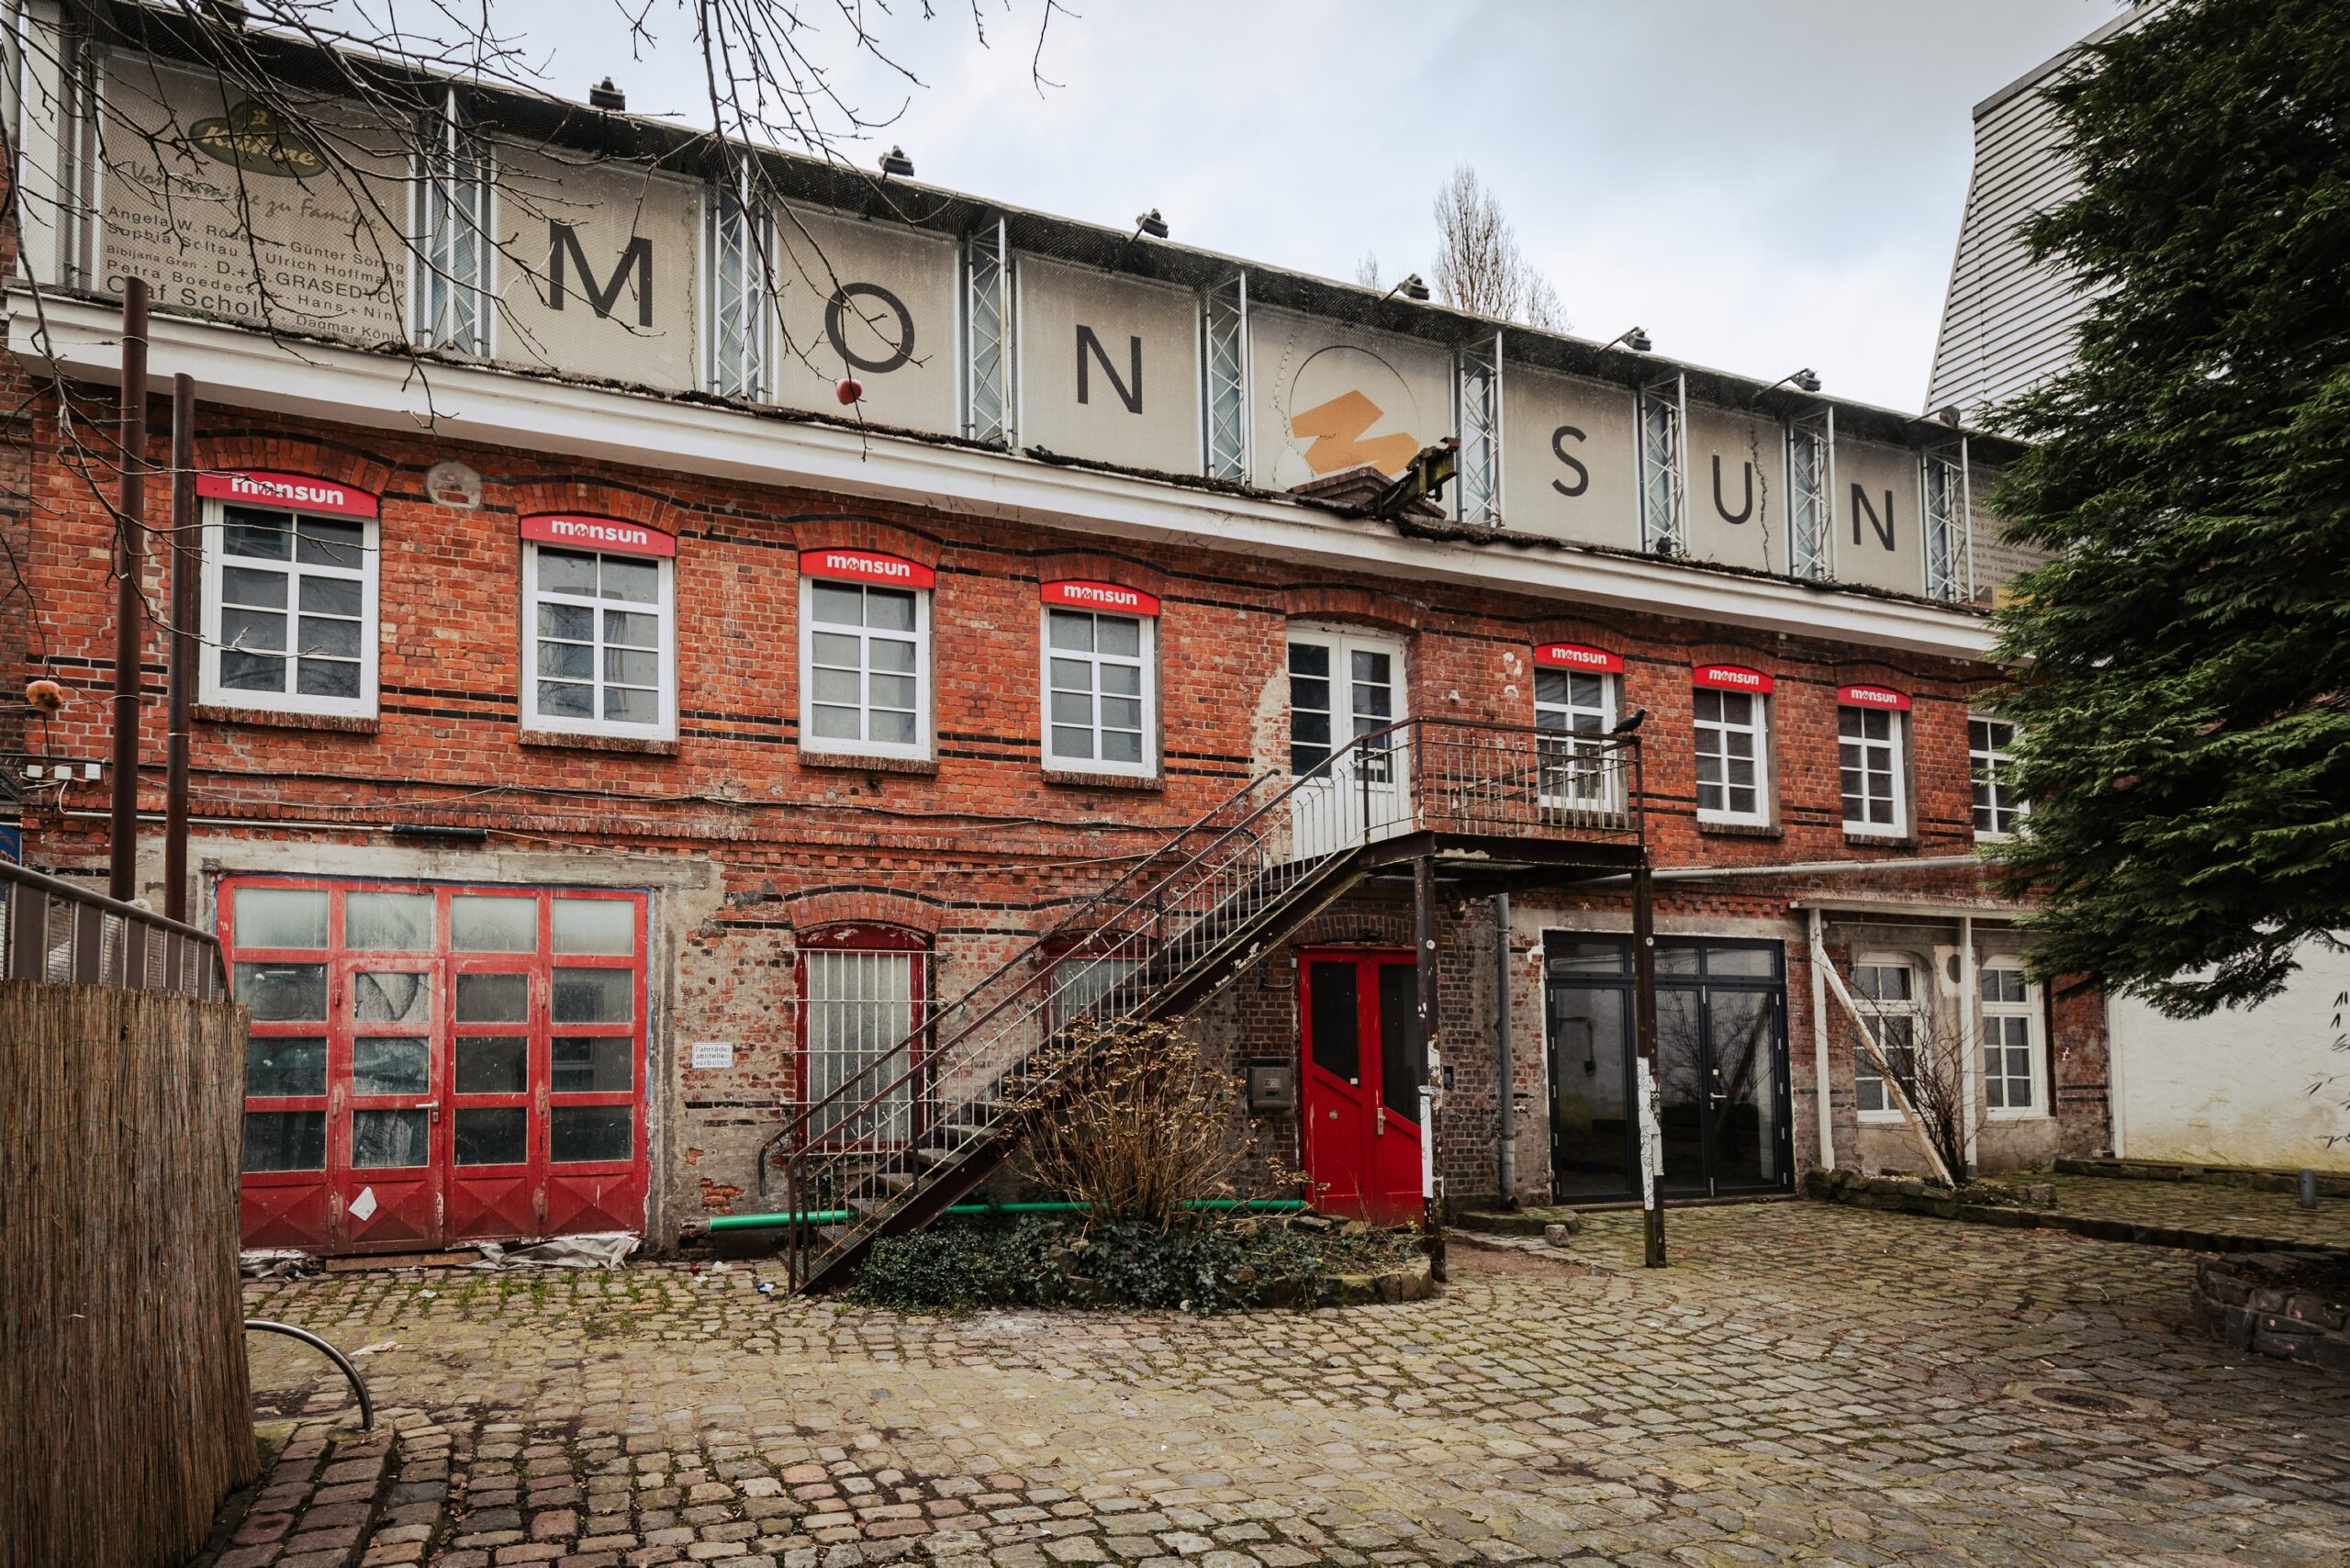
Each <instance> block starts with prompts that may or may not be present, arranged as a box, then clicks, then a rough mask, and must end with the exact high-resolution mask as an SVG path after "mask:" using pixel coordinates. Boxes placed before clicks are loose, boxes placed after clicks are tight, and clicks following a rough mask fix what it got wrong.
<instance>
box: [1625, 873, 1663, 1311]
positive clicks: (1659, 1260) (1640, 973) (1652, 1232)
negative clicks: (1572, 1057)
mask: <svg viewBox="0 0 2350 1568" xmlns="http://www.w3.org/2000/svg"><path fill="white" fill-rule="evenodd" d="M1632 1029H1633V1036H1632V1039H1633V1048H1634V1049H1635V1051H1636V1052H1637V1053H1638V1055H1639V1091H1638V1092H1639V1106H1638V1110H1639V1118H1640V1207H1641V1210H1642V1215H1641V1220H1642V1223H1641V1232H1642V1235H1643V1238H1644V1239H1645V1242H1646V1247H1645V1255H1644V1257H1643V1261H1644V1262H1646V1263H1647V1265H1648V1266H1649V1267H1650V1268H1651V1269H1662V1268H1663V1267H1664V1181H1663V1177H1664V1172H1663V1170H1662V1165H1663V1163H1664V1161H1663V1158H1662V1157H1663V1150H1664V1133H1663V1129H1662V1127H1661V1126H1659V1125H1658V1113H1659V1110H1660V1108H1661V1106H1662V1102H1663V1097H1664V1096H1663V1086H1662V1084H1661V1083H1660V1082H1659V1081H1658V1079H1657V1070H1656V890H1655V886H1654V882H1653V880H1652V873H1651V869H1650V867H1649V861H1648V856H1647V854H1646V852H1645V851H1644V852H1643V853H1642V854H1641V857H1640V864H1639V869H1637V870H1635V871H1634V872H1633V873H1632Z"/></svg>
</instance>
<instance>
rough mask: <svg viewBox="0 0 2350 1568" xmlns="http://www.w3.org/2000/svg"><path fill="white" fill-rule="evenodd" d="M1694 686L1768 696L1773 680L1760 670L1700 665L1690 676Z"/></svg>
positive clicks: (1742, 666)
mask: <svg viewBox="0 0 2350 1568" xmlns="http://www.w3.org/2000/svg"><path fill="white" fill-rule="evenodd" d="M1689 681H1690V684H1691V685H1693V686H1705V687H1711V688H1712V689H1714V690H1716V691H1751V692H1754V693H1756V694H1757V695H1759V696H1768V695H1770V691H1771V678H1770V677H1769V676H1767V675H1764V674H1763V673H1762V671H1761V670H1759V669H1748V668H1747V667H1746V666H1744V665H1699V666H1697V667H1696V668H1695V669H1694V670H1692V671H1691V672H1690V674H1689Z"/></svg>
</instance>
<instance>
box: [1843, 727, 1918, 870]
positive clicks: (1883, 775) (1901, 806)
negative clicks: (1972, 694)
mask: <svg viewBox="0 0 2350 1568" xmlns="http://www.w3.org/2000/svg"><path fill="white" fill-rule="evenodd" d="M1902 728H1903V726H1902V716H1901V715H1900V714H1899V713H1898V712H1896V711H1892V710H1890V709H1886V708H1860V707H1854V706H1852V705H1850V704H1847V705H1845V706H1843V707H1840V708H1839V709H1837V710H1836V733H1837V771H1838V776H1839V778H1840V780H1841V787H1842V790H1843V797H1844V831H1845V832H1846V833H1852V834H1874V835H1876V836H1879V837H1886V838H1897V837H1899V836H1900V835H1901V834H1904V833H1907V832H1908V829H1909V806H1908V780H1907V779H1906V778H1905V777H1904V773H1905V769H1904V768H1903V767H1902V751H1903V749H1904V746H1903V743H1904V742H1905V741H1906V740H1907V738H1908V737H1907V736H1905V735H1904V734H1902Z"/></svg>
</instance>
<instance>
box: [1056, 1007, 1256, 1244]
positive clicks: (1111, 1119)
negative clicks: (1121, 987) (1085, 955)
mask: <svg viewBox="0 0 2350 1568" xmlns="http://www.w3.org/2000/svg"><path fill="white" fill-rule="evenodd" d="M1036 1066H1037V1068H1038V1069H1039V1070H1040V1076H1042V1077H1044V1078H1046V1080H1047V1081H1046V1084H1045V1086H1044V1088H1043V1089H1042V1091H1041V1092H1040V1093H1039V1096H1038V1099H1037V1102H1036V1103H1035V1107H1034V1108H1033V1109H1032V1110H1031V1112H1030V1113H1029V1126H1028V1135H1027V1144H1026V1152H1027V1155H1028V1159H1029V1161H1030V1163H1031V1164H1032V1166H1033V1167H1034V1168H1035V1173H1036V1176H1037V1178H1038V1179H1039V1180H1040V1181H1042V1182H1045V1183H1046V1185H1047V1186H1049V1187H1051V1188H1053V1189H1054V1190H1055V1191H1057V1192H1058V1193H1061V1194H1062V1195H1063V1196H1065V1197H1068V1198H1069V1199H1071V1200H1073V1201H1075V1202H1078V1203H1081V1204H1086V1205H1087V1208H1086V1211H1085V1214H1086V1223H1087V1225H1088V1226H1097V1225H1101V1224H1103V1223H1105V1222H1109V1221H1115V1220H1126V1221H1136V1222H1140V1223H1142V1224H1146V1225H1152V1226H1158V1228H1159V1229H1161V1230H1164V1229H1166V1228H1167V1227H1168V1226H1171V1225H1172V1224H1174V1222H1175V1221H1176V1219H1177V1218H1179V1217H1180V1216H1181V1214H1182V1213H1183V1209H1184V1205H1185V1204H1189V1203H1192V1201H1194V1200H1197V1199H1203V1198H1223V1197H1230V1196H1232V1195H1233V1194H1234V1193H1235V1192H1236V1190H1237V1186H1238V1184H1239V1181H1240V1179H1241V1178H1242V1177H1243V1176H1244V1175H1248V1174H1253V1173H1256V1172H1257V1171H1259V1170H1261V1171H1262V1172H1263V1174H1264V1175H1265V1176H1266V1177H1267V1178H1268V1179H1270V1180H1272V1181H1276V1182H1278V1181H1281V1180H1283V1179H1285V1177H1286V1175H1287V1173H1286V1172H1284V1171H1282V1170H1280V1168H1279V1167H1278V1166H1277V1165H1275V1164H1274V1162H1272V1161H1270V1160H1267V1159H1264V1157H1262V1156H1261V1155H1259V1154H1258V1153H1257V1152H1256V1151H1255V1150H1254V1149H1253V1148H1251V1147H1250V1146H1249V1143H1248V1138H1247V1136H1246V1132H1245V1126H1244V1122H1243V1118H1242V1116H1241V1113H1240V1105H1241V1092H1240V1081H1239V1080H1238V1079H1237V1078H1235V1077H1234V1076H1233V1075H1232V1074H1231V1073H1228V1072H1225V1071H1223V1070H1220V1069H1218V1068H1215V1067H1213V1066H1211V1065H1209V1063H1208V1062H1207V1060H1206V1059H1205V1058H1204V1057H1203V1055H1202V1054H1201V1051H1200V1048H1199V1047H1198V1046H1197V1045H1196V1044H1195V1043H1193V1041H1192V1038H1191V1037H1190V1036H1188V1035H1187V1034H1185V1033H1184V1031H1183V1028H1182V1025H1181V1023H1180V1021H1179V1022H1173V1023H1143V1022H1138V1021H1132V1020H1129V1021H1123V1022H1114V1023H1099V1022H1095V1021H1093V1020H1090V1019H1080V1020H1079V1021H1078V1022H1076V1023H1073V1024H1070V1025H1068V1026H1067V1027H1066V1028H1064V1029H1063V1030H1061V1031H1060V1033H1059V1034H1058V1035H1057V1036H1056V1037H1055V1039H1054V1041H1053V1043H1052V1044H1051V1045H1050V1046H1048V1047H1046V1050H1045V1051H1044V1052H1043V1053H1042V1055H1041V1057H1040V1058H1039V1060H1038V1062H1037V1063H1036Z"/></svg>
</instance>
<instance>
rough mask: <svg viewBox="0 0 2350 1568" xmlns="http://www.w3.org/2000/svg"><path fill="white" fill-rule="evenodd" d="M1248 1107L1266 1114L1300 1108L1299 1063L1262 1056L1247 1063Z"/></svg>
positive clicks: (1250, 1109)
mask: <svg viewBox="0 0 2350 1568" xmlns="http://www.w3.org/2000/svg"><path fill="white" fill-rule="evenodd" d="M1248 1109H1249V1111H1250V1113H1251V1114H1257V1115H1263V1114H1268V1113H1270V1112H1276V1111H1294V1110H1296V1109H1297V1064H1296V1063H1295V1062H1292V1061H1283V1060H1282V1059H1281V1058H1279V1057H1260V1058H1258V1059H1256V1060H1254V1061H1252V1062H1250V1063H1249V1064H1248Z"/></svg>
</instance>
